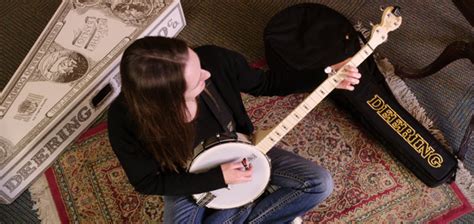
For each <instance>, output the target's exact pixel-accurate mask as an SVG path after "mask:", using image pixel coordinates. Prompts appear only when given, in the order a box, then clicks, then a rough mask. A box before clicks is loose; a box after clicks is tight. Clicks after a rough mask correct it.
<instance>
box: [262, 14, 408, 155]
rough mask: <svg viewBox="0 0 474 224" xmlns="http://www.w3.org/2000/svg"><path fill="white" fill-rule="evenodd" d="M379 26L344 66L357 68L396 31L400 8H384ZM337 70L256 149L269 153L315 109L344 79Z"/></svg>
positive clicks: (373, 29)
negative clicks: (389, 34)
mask: <svg viewBox="0 0 474 224" xmlns="http://www.w3.org/2000/svg"><path fill="white" fill-rule="evenodd" d="M383 11H384V13H383V15H382V21H381V22H380V24H377V25H374V26H373V28H372V32H371V34H370V40H369V41H368V42H367V44H366V45H364V46H363V47H362V48H361V49H360V50H359V51H358V52H357V53H356V54H355V55H354V56H353V57H352V58H351V60H350V61H349V62H347V63H346V64H345V65H344V66H346V65H352V66H354V67H358V66H359V65H360V64H361V63H362V62H363V61H364V60H365V59H366V58H367V57H368V56H369V55H371V54H372V52H373V51H374V49H375V48H376V47H377V46H379V45H380V44H382V43H383V42H385V41H387V36H388V33H389V32H390V31H393V30H395V29H397V28H398V27H399V26H400V24H401V22H402V17H401V16H400V8H399V7H393V6H389V7H387V8H385V9H384V10H383ZM342 70H343V69H339V70H338V71H337V72H336V73H335V74H331V75H330V76H329V77H328V78H327V79H326V80H324V82H323V83H322V84H321V85H319V86H318V87H317V88H316V89H315V90H314V91H313V92H312V93H310V95H309V96H308V97H306V99H305V100H304V101H303V102H301V103H300V104H299V105H298V106H297V107H296V109H294V110H293V111H292V112H291V113H290V114H289V115H288V116H286V117H285V119H283V121H281V122H280V123H279V124H278V125H277V126H276V127H274V128H273V129H272V130H271V131H270V132H269V133H268V134H267V135H265V136H264V137H263V138H262V139H261V140H260V141H258V142H256V145H255V146H256V147H257V149H258V150H260V151H261V152H263V153H265V154H266V153H267V152H268V151H270V149H271V148H273V146H275V145H276V144H277V143H278V142H279V141H280V140H281V139H282V138H283V137H284V136H285V135H286V134H287V133H288V132H289V131H290V130H291V129H293V127H295V126H296V125H297V124H298V122H300V121H301V120H302V119H303V118H304V117H305V116H306V115H307V114H308V113H309V112H310V111H311V110H312V109H313V108H315V107H316V106H317V105H318V104H319V103H320V102H321V101H322V100H323V99H324V98H325V97H326V96H327V95H329V93H331V92H332V91H333V90H334V89H335V88H336V86H338V85H339V84H340V83H341V82H342V81H343V80H344V79H345V75H344V74H343V72H342Z"/></svg>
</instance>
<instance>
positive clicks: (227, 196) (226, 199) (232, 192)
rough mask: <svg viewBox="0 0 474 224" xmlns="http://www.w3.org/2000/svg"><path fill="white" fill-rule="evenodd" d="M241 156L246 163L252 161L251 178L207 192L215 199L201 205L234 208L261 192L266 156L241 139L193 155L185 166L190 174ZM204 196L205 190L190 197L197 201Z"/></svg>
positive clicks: (267, 173)
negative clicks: (250, 179)
mask: <svg viewBox="0 0 474 224" xmlns="http://www.w3.org/2000/svg"><path fill="white" fill-rule="evenodd" d="M243 158H247V161H248V163H251V164H252V167H253V174H252V181H250V182H245V183H240V184H230V185H229V187H228V188H221V189H218V190H214V191H211V192H210V193H211V194H212V195H214V196H215V198H213V199H212V200H210V202H209V203H207V204H206V205H205V206H206V207H209V208H215V209H228V208H235V207H239V206H242V205H245V204H247V203H249V202H252V201H253V200H255V199H256V198H258V197H259V196H260V195H261V194H262V193H263V192H264V190H265V188H266V186H267V184H268V181H269V180H270V162H269V160H268V159H267V157H266V155H265V154H263V153H262V152H261V151H259V150H258V149H257V148H256V147H255V146H253V145H250V144H246V143H241V142H230V143H223V144H219V145H216V146H213V147H212V148H210V149H207V150H206V151H204V152H202V153H201V154H199V155H198V156H196V158H195V159H194V160H193V162H192V163H191V166H190V168H189V172H191V173H200V172H204V171H207V170H209V169H211V168H214V167H217V166H219V165H220V164H222V163H226V162H232V161H241V160H242V159H243ZM206 195H207V193H201V194H195V195H193V197H194V198H195V199H196V200H198V202H199V200H200V199H202V198H203V197H205V196H206Z"/></svg>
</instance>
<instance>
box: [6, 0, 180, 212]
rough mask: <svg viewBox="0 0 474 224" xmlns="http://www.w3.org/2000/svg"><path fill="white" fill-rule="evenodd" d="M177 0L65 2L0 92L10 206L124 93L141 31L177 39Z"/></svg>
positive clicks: (88, 0) (91, 0)
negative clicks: (128, 61)
mask: <svg viewBox="0 0 474 224" xmlns="http://www.w3.org/2000/svg"><path fill="white" fill-rule="evenodd" d="M185 25H186V22H185V18H184V14H183V11H182V7H181V3H180V1H179V0H140V1H135V0H132V1H128V0H64V1H63V2H62V3H61V5H60V7H59V8H58V10H57V11H56V13H55V14H54V16H53V17H52V19H51V20H50V21H49V23H48V25H47V26H46V28H45V29H44V30H43V32H42V33H41V35H40V37H39V38H38V39H37V41H36V42H35V44H34V46H33V47H32V49H31V50H30V51H29V53H28V55H27V56H26V57H25V59H24V60H23V62H22V63H21V65H20V66H19V68H18V69H17V70H16V72H15V74H14V75H13V78H12V79H10V81H9V83H8V84H7V86H6V87H5V88H4V90H3V91H2V93H1V95H0V178H1V179H0V203H4V204H5V203H11V202H13V201H14V200H15V198H17V197H18V196H19V195H20V194H21V193H22V192H23V191H24V190H26V189H27V188H28V186H29V185H30V184H31V183H32V182H33V181H34V180H35V179H36V178H37V177H39V176H40V175H41V174H42V173H43V172H44V171H45V169H46V168H48V167H49V166H50V165H51V164H52V163H53V161H54V160H55V159H56V158H57V157H58V155H60V154H61V152H62V151H63V150H64V149H65V148H66V146H67V145H69V144H70V143H71V142H72V141H73V140H74V139H75V138H76V137H77V136H78V135H79V134H80V133H81V132H83V131H84V130H85V129H86V128H87V127H88V126H89V125H90V124H91V123H92V122H93V121H94V120H95V118H96V117H97V116H99V115H100V114H101V113H102V112H103V111H104V110H105V109H106V108H107V106H108V105H109V104H110V103H111V101H112V100H113V99H114V98H115V97H116V96H117V95H118V94H119V92H120V77H119V62H120V57H121V54H122V52H123V50H125V48H126V47H127V46H128V45H129V44H131V42H132V41H133V40H135V39H137V38H139V37H143V36H154V35H160V36H168V37H172V36H176V35H177V34H178V33H179V32H180V31H181V30H182V29H183V28H184V26H185Z"/></svg>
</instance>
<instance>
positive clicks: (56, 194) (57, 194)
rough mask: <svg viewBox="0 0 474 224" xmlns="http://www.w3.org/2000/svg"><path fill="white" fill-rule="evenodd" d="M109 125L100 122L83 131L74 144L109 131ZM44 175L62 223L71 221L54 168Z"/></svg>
mask: <svg viewBox="0 0 474 224" xmlns="http://www.w3.org/2000/svg"><path fill="white" fill-rule="evenodd" d="M107 127H108V126H107V122H101V123H99V124H98V125H97V126H95V127H93V128H91V129H89V130H87V131H86V132H84V133H82V134H81V135H80V136H79V138H78V139H77V140H76V141H74V144H77V143H81V142H84V141H86V140H88V139H89V138H91V137H92V136H94V135H96V134H99V133H102V132H104V131H107ZM44 176H45V177H46V179H47V181H48V186H49V188H50V191H51V195H52V197H53V201H54V204H55V206H56V209H57V210H58V215H59V219H60V220H61V223H70V220H71V219H70V218H69V216H68V213H67V212H66V211H67V209H66V205H64V200H63V198H62V195H61V191H60V190H59V187H58V183H57V182H56V176H55V175H54V171H53V168H48V169H47V170H46V172H45V174H44Z"/></svg>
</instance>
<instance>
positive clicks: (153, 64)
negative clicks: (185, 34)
mask: <svg viewBox="0 0 474 224" xmlns="http://www.w3.org/2000/svg"><path fill="white" fill-rule="evenodd" d="M188 53H189V52H188V46H187V44H186V43H185V42H184V41H181V40H179V39H170V38H166V37H145V38H142V39H139V40H136V41H135V42H134V43H132V44H131V45H130V46H129V47H128V48H127V49H126V50H125V52H124V54H123V56H122V61H121V64H120V72H121V78H122V93H123V95H124V97H125V102H126V103H127V105H128V107H129V110H130V112H131V115H132V116H133V118H134V119H135V120H136V121H137V126H138V129H139V133H138V134H139V136H140V138H141V139H142V140H143V141H144V143H145V147H146V150H147V151H149V152H151V154H152V155H153V156H154V157H155V158H156V159H157V160H158V161H159V162H160V163H161V165H162V168H165V169H168V170H174V171H178V167H184V166H185V165H186V162H187V160H188V159H190V158H191V157H192V153H193V150H192V147H193V142H194V127H193V126H192V125H191V123H189V122H187V121H186V113H187V107H186V104H185V99H184V92H185V90H186V81H185V79H184V70H185V66H186V62H187V60H188Z"/></svg>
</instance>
